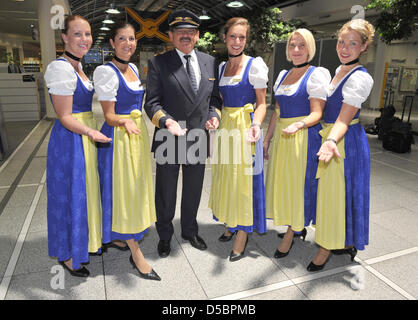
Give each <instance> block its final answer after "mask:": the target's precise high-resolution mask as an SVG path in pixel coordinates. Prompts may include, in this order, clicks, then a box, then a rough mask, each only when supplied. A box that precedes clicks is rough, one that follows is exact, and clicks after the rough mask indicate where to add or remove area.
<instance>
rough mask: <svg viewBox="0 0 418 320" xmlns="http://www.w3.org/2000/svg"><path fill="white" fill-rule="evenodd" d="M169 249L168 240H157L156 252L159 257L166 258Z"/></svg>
mask: <svg viewBox="0 0 418 320" xmlns="http://www.w3.org/2000/svg"><path fill="white" fill-rule="evenodd" d="M170 251H171V247H170V240H160V242H158V254H159V255H160V257H161V258H166V257H168V256H169V254H170Z"/></svg>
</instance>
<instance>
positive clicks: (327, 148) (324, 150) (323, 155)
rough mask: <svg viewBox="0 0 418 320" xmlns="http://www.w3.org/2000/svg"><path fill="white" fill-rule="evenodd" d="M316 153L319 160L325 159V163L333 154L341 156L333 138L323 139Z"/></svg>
mask: <svg viewBox="0 0 418 320" xmlns="http://www.w3.org/2000/svg"><path fill="white" fill-rule="evenodd" d="M316 155H317V156H318V157H319V158H318V159H319V160H320V161H325V163H328V162H329V161H330V160H331V159H332V157H333V156H336V157H337V158H341V155H340V153H339V152H338V148H337V144H336V143H335V141H333V140H325V142H324V143H323V144H322V146H321V148H320V149H319V151H318V153H317V154H316Z"/></svg>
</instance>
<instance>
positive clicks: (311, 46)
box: [286, 28, 316, 62]
mask: <svg viewBox="0 0 418 320" xmlns="http://www.w3.org/2000/svg"><path fill="white" fill-rule="evenodd" d="M295 34H298V35H300V36H301V37H302V38H303V40H305V43H306V46H307V48H308V62H309V61H311V60H312V59H313V57H314V56H315V52H316V45H315V39H314V36H313V34H312V32H310V31H309V30H308V29H305V28H299V29H297V30H295V31H293V32H292V33H291V34H290V36H289V38H288V39H287V44H286V58H287V61H290V62H292V59H290V56H289V44H290V41H291V40H292V37H293V36H294V35H295Z"/></svg>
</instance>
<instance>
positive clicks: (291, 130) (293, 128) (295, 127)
mask: <svg viewBox="0 0 418 320" xmlns="http://www.w3.org/2000/svg"><path fill="white" fill-rule="evenodd" d="M304 127H305V122H303V121H297V122H293V123H292V124H290V125H289V126H287V127H286V128H284V129H282V132H283V133H284V134H295V133H296V132H298V131H299V130H300V129H303V128H304Z"/></svg>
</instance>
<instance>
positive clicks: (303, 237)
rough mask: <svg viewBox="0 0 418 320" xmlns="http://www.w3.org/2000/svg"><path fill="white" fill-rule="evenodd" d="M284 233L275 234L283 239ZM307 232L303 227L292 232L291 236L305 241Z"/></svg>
mask: <svg viewBox="0 0 418 320" xmlns="http://www.w3.org/2000/svg"><path fill="white" fill-rule="evenodd" d="M285 234H286V233H279V234H277V236H278V237H279V238H281V239H283V237H284V235H285ZM307 234H308V231H307V230H306V228H303V230H302V231H301V233H293V238H294V237H298V238H302V240H303V241H305V238H306V235H307Z"/></svg>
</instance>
